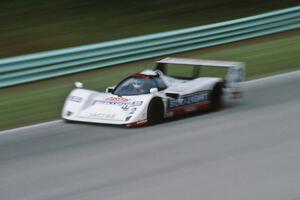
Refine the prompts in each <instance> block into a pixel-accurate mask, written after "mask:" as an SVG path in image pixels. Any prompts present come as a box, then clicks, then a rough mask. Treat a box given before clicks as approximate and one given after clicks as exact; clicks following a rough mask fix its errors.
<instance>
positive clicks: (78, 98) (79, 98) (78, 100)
mask: <svg viewBox="0 0 300 200" xmlns="http://www.w3.org/2000/svg"><path fill="white" fill-rule="evenodd" d="M69 100H70V101H74V102H77V103H79V102H81V101H82V98H81V97H77V96H71V97H70V99H69Z"/></svg>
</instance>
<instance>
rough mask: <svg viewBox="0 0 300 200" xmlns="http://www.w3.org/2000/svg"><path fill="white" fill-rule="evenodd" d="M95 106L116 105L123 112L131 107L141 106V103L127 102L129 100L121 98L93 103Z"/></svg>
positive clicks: (111, 98) (110, 98)
mask: <svg viewBox="0 0 300 200" xmlns="http://www.w3.org/2000/svg"><path fill="white" fill-rule="evenodd" d="M95 104H104V105H117V106H120V107H121V108H122V109H123V110H128V109H129V108H132V107H137V106H141V105H142V104H143V101H129V99H126V98H122V97H109V98H106V99H105V100H96V101H94V102H93V105H95Z"/></svg>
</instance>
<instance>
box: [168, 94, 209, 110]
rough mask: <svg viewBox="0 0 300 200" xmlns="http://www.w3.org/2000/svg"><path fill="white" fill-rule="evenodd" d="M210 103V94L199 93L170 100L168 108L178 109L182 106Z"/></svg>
mask: <svg viewBox="0 0 300 200" xmlns="http://www.w3.org/2000/svg"><path fill="white" fill-rule="evenodd" d="M206 101H208V92H207V91H205V92H197V93H193V94H189V95H185V96H182V97H180V98H178V99H169V100H168V108H169V109H172V108H177V107H180V106H186V105H192V104H196V103H202V102H206Z"/></svg>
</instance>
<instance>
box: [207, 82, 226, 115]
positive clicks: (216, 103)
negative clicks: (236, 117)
mask: <svg viewBox="0 0 300 200" xmlns="http://www.w3.org/2000/svg"><path fill="white" fill-rule="evenodd" d="M223 104H224V102H223V83H216V84H215V85H214V87H213V90H212V92H211V95H210V109H211V110H212V111H218V110H220V109H221V108H222V107H223Z"/></svg>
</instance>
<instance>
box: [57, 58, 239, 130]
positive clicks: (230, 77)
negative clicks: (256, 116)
mask: <svg viewBox="0 0 300 200" xmlns="http://www.w3.org/2000/svg"><path fill="white" fill-rule="evenodd" d="M169 64H172V65H180V66H181V65H183V64H184V65H191V66H193V72H194V73H193V77H189V78H178V77H174V76H168V75H166V73H167V67H169V68H170V66H169ZM201 66H205V67H207V66H208V67H223V68H225V69H228V70H227V76H226V78H217V77H200V76H199V73H200V68H201ZM184 67H186V68H188V66H184ZM244 74H245V66H244V63H242V62H228V61H213V60H198V59H184V58H164V59H162V60H159V61H157V65H156V69H155V70H145V71H143V72H141V73H137V74H134V75H132V76H129V77H127V78H126V79H124V80H122V81H121V82H120V83H119V84H118V85H116V86H113V87H108V88H107V89H106V91H105V92H98V91H93V90H88V89H83V84H82V83H80V82H76V83H75V86H76V88H75V89H74V90H72V91H71V93H70V94H69V96H68V97H67V99H66V101H65V104H64V107H63V111H62V118H63V119H65V120H66V121H80V122H92V123H103V124H116V125H126V126H141V125H146V124H148V125H152V124H156V123H159V122H161V121H163V120H164V119H165V118H169V117H173V116H176V115H181V114H184V113H189V112H194V111H198V110H203V109H211V110H217V109H219V108H221V106H222V104H223V96H224V94H229V96H230V97H232V98H239V97H240V96H241V88H240V82H241V81H243V78H244Z"/></svg>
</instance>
